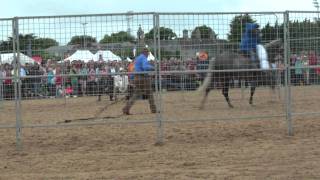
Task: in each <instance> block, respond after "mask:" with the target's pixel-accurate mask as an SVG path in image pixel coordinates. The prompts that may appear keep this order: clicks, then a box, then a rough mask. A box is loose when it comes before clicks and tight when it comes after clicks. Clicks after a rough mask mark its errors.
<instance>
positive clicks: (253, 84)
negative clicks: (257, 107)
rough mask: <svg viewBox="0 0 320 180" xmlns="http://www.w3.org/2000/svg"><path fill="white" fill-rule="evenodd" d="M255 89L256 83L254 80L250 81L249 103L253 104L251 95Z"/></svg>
mask: <svg viewBox="0 0 320 180" xmlns="http://www.w3.org/2000/svg"><path fill="white" fill-rule="evenodd" d="M255 91H256V83H255V82H251V88H250V99H249V104H251V105H252V104H253V95H254V92H255Z"/></svg>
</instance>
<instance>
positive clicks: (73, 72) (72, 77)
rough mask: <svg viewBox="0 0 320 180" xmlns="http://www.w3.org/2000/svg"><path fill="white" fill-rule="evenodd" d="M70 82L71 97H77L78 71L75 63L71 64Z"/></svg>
mask: <svg viewBox="0 0 320 180" xmlns="http://www.w3.org/2000/svg"><path fill="white" fill-rule="evenodd" d="M69 74H70V83H71V87H72V95H73V97H77V96H78V88H79V86H78V77H77V74H78V71H77V65H76V64H72V67H71V69H70V73H69Z"/></svg>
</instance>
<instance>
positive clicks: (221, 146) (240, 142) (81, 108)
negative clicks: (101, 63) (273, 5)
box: [0, 87, 320, 180]
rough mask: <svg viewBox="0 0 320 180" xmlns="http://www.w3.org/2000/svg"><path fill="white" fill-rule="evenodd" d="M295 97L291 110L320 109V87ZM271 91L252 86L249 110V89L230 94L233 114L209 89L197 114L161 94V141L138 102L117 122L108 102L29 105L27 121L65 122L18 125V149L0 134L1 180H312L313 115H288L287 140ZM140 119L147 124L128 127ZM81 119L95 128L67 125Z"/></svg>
mask: <svg viewBox="0 0 320 180" xmlns="http://www.w3.org/2000/svg"><path fill="white" fill-rule="evenodd" d="M292 94H293V99H292V105H293V111H294V112H296V113H302V112H317V110H318V112H319V107H320V106H319V103H318V102H320V101H319V100H320V96H319V87H304V88H301V87H295V88H293V89H292ZM276 95H277V96H278V95H280V98H281V99H280V100H279V99H278V100H277V98H275V99H273V98H272V97H271V94H270V93H269V91H268V90H266V89H258V90H257V93H256V95H255V99H254V102H255V105H254V106H250V105H248V103H247V99H248V93H247V90H245V93H244V96H245V97H244V98H243V99H242V97H241V91H240V90H239V89H234V90H232V91H231V93H230V96H231V100H232V101H233V103H234V105H235V108H234V109H229V108H228V107H227V105H226V103H225V102H224V100H223V97H222V95H221V94H220V92H218V91H214V92H212V93H211V94H210V97H209V101H208V102H207V105H206V107H205V109H204V110H199V109H198V106H199V95H198V94H197V93H195V92H167V93H165V94H163V96H162V98H163V101H162V110H163V114H162V117H163V118H164V120H166V121H170V120H174V122H164V123H163V144H162V145H158V144H156V140H157V130H158V129H157V123H156V121H155V120H156V116H155V115H154V114H150V113H149V109H148V108H147V107H148V105H147V102H144V101H138V102H137V104H135V105H134V107H133V109H132V111H131V112H132V113H133V115H130V116H123V115H122V114H121V108H122V107H123V105H124V103H123V102H119V103H116V104H111V103H112V102H109V101H108V100H107V98H105V99H103V100H102V101H101V102H96V98H95V97H81V98H72V99H66V100H64V99H58V100H55V99H46V100H26V101H23V102H22V104H21V105H22V122H23V124H24V125H26V126H28V125H29V126H30V125H32V126H36V125H38V126H41V125H48V124H51V125H65V126H64V127H60V128H57V127H40V128H23V129H22V145H23V146H22V148H23V149H22V150H21V151H17V150H16V139H15V133H16V132H15V129H14V128H11V129H0V159H1V161H0V180H2V179H4V180H7V179H19V180H20V179H290V180H291V179H299V180H300V179H319V178H320V171H319V170H320V117H319V115H318V116H315V115H314V116H311V115H300V116H294V118H293V130H294V136H288V134H287V123H286V121H285V118H284V117H283V115H284V114H285V106H284V101H283V98H284V93H283V92H280V94H278V93H276ZM108 103H109V105H108V106H106V104H108ZM105 107H107V108H105ZM99 110H103V111H102V112H101V113H98V112H99ZM95 116H96V118H94V119H91V118H92V117H95ZM97 117H98V118H97ZM248 117H253V118H248ZM259 117H260V118H259ZM265 117H268V118H265ZM86 118H87V119H86ZM228 118H231V119H233V120H232V121H230V120H224V119H228ZM242 118H244V119H242ZM199 119H202V120H205V119H207V120H208V121H194V120H199ZM209 119H214V120H210V121H209ZM219 119H221V120H219ZM138 120H139V121H143V122H145V121H147V122H150V123H132V122H136V121H138ZM144 120H145V121H144ZM187 120H192V121H187ZM81 123H99V124H100V125H81V126H67V125H73V124H81ZM0 124H1V125H15V110H14V102H2V104H0ZM101 124H102V125H101Z"/></svg>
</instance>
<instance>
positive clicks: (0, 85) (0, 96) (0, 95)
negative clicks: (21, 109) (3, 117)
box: [0, 64, 5, 101]
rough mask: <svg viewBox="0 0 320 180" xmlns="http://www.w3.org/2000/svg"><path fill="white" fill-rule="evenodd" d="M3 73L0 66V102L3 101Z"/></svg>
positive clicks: (0, 65)
mask: <svg viewBox="0 0 320 180" xmlns="http://www.w3.org/2000/svg"><path fill="white" fill-rule="evenodd" d="M4 77H5V71H4V66H3V65H2V64H0V101H2V100H3V83H4Z"/></svg>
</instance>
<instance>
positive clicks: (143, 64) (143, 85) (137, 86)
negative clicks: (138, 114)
mask: <svg viewBox="0 0 320 180" xmlns="http://www.w3.org/2000/svg"><path fill="white" fill-rule="evenodd" d="M148 54H149V50H148V49H147V48H144V49H143V51H142V53H141V54H140V55H139V56H138V57H137V58H136V61H135V66H134V70H135V72H140V73H142V72H145V71H153V70H154V67H153V66H152V65H151V64H149V62H148V60H147V58H148ZM133 84H134V90H133V95H132V96H131V97H130V99H129V100H128V101H127V104H126V106H125V107H124V108H123V109H122V111H123V113H124V114H126V115H129V114H130V109H131V107H132V105H133V104H134V103H135V101H136V99H137V98H138V97H139V96H140V95H143V94H144V95H146V97H147V98H148V100H149V106H150V110H151V112H152V113H156V112H157V110H156V105H155V103H154V98H153V93H152V87H151V77H150V76H149V75H148V74H135V75H134V81H133Z"/></svg>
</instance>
